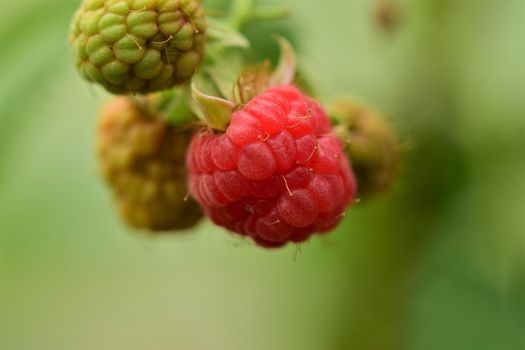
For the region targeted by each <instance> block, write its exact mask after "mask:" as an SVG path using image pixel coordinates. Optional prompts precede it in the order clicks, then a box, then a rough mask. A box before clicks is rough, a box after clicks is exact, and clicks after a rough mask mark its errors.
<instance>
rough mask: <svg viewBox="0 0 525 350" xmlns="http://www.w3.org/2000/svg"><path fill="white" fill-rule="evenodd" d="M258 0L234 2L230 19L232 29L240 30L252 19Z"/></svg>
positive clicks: (236, 0)
mask: <svg viewBox="0 0 525 350" xmlns="http://www.w3.org/2000/svg"><path fill="white" fill-rule="evenodd" d="M256 3H257V0H233V1H232V4H231V8H230V13H231V15H230V16H229V19H228V24H229V25H230V27H232V28H234V29H236V30H240V29H241V28H242V26H243V25H244V24H245V23H246V22H247V21H248V20H249V19H250V17H251V15H252V13H253V11H254V8H255V5H256Z"/></svg>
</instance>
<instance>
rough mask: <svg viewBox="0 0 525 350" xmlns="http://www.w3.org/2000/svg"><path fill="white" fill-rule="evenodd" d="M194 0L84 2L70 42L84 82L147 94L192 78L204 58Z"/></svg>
mask: <svg viewBox="0 0 525 350" xmlns="http://www.w3.org/2000/svg"><path fill="white" fill-rule="evenodd" d="M205 40H206V13H205V11H204V9H203V7H202V6H201V4H200V1H199V0H84V2H83V4H82V6H81V8H80V9H79V10H78V11H77V12H76V14H75V16H74V18H73V22H72V27H71V35H70V41H71V43H72V46H73V52H74V56H75V61H76V65H77V67H78V69H79V71H80V73H81V75H82V76H83V77H84V78H85V79H86V80H88V81H91V82H96V83H99V84H101V85H102V86H104V87H105V88H106V89H107V90H108V91H110V92H112V93H117V94H122V93H149V92H154V91H159V90H163V89H167V88H170V87H172V86H174V85H176V84H181V83H183V82H185V81H187V80H188V79H190V78H191V77H192V75H193V74H194V73H195V71H196V70H197V69H198V67H199V65H200V64H201V62H202V60H203V57H204V46H205Z"/></svg>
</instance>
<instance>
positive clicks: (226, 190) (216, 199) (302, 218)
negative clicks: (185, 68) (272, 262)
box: [187, 85, 356, 247]
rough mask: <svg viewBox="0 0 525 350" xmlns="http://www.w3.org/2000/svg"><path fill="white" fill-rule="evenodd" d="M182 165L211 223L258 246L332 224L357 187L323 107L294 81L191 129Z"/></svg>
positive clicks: (295, 238) (296, 239) (289, 239)
mask: <svg viewBox="0 0 525 350" xmlns="http://www.w3.org/2000/svg"><path fill="white" fill-rule="evenodd" d="M187 164H188V169H189V180H188V181H189V187H190V191H191V194H192V196H193V197H194V198H195V199H196V200H197V201H198V202H199V203H200V204H201V206H202V207H203V209H204V212H205V213H206V214H207V215H208V216H209V217H210V218H211V219H212V220H213V222H215V223H216V224H217V225H220V226H223V227H225V228H227V229H229V230H231V231H233V232H236V233H238V234H240V235H243V236H248V237H251V238H252V239H253V240H254V241H255V242H256V243H257V244H258V245H260V246H263V247H279V246H283V245H285V244H286V243H288V242H297V243H299V242H303V241H305V240H307V239H308V238H309V237H310V236H311V235H312V234H314V233H322V232H328V231H330V230H332V229H333V228H334V227H336V226H337V225H338V223H339V222H340V221H341V219H342V217H343V216H344V213H345V210H346V208H347V206H348V205H349V204H350V203H351V202H352V200H353V199H354V195H355V190H356V184H355V179H354V175H353V173H352V170H351V168H350V166H349V162H348V160H347V159H346V157H345V156H344V153H343V149H342V145H341V143H340V141H339V140H338V139H337V138H336V137H335V135H334V134H333V133H332V128H331V125H330V122H329V120H328V118H327V116H326V114H325V112H324V110H323V109H322V108H321V106H320V105H319V104H318V103H317V102H315V101H314V100H312V99H310V98H309V97H307V96H305V95H304V94H302V93H301V92H300V91H299V90H298V89H297V88H296V87H294V86H293V85H281V86H276V87H270V88H268V89H267V90H266V91H264V92H263V93H261V94H259V95H257V96H256V97H254V98H253V99H252V100H251V101H249V102H248V103H247V104H246V105H245V106H243V107H242V108H240V109H238V110H236V111H234V112H233V114H232V117H231V121H230V123H229V125H228V126H227V127H226V129H225V131H224V132H215V133H213V132H210V131H208V132H204V133H200V134H197V135H196V136H195V137H194V139H193V141H192V143H191V146H190V149H189V153H188V157H187Z"/></svg>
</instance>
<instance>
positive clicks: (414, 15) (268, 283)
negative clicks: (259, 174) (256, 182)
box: [0, 0, 525, 350]
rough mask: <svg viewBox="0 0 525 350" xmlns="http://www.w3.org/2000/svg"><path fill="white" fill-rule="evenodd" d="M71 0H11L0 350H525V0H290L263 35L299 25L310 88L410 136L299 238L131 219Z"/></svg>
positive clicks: (4, 63)
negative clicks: (396, 160)
mask: <svg viewBox="0 0 525 350" xmlns="http://www.w3.org/2000/svg"><path fill="white" fill-rule="evenodd" d="M216 2H217V1H213V0H208V1H207V2H206V5H207V6H210V8H211V7H213V6H214V5H215V3H216ZM263 2H264V1H263ZM78 3H79V1H65V0H64V1H48V0H24V1H15V0H7V1H6V0H3V1H2V10H1V11H0V44H1V45H0V47H1V48H2V51H1V53H0V77H1V78H0V349H2V350H31V349H38V350H47V349H50V350H51V349H52V350H61V349H64V350H66V349H68V350H70V349H75V350H77V349H78V350H83V349H86V350H87V349H108V350H109V349H126V350H135V349H136V350H139V349H141V350H142V349H161V350H162V349H185V350H186V349H188V350H193V349H215V350H219V349H228V350H230V349H254V350H258V349H261V350H262V349H272V350H281V349H282V350H288V349H290V350H293V349H301V350H309V349H312V350H313V349H316V350H317V349H359V350H375V349H381V350H383V349H384V350H387V349H388V350H397V349H400V350H401V349H407V350H434V349H435V350H443V349H446V350H484V349H487V350H493V349H498V350H500V349H501V350H523V349H525V180H524V179H525V40H524V38H525V3H524V2H523V1H511V0H509V1H505V0H502V1H453V0H452V1H400V2H398V4H399V9H400V17H399V21H398V22H397V23H396V24H395V25H394V26H393V27H392V28H390V29H385V28H381V27H380V26H379V25H378V23H377V21H376V20H375V19H374V16H373V14H374V11H376V8H377V6H378V5H377V1H352V0H348V1H343V0H339V1H337V0H322V1H321V0H286V1H281V4H284V5H287V6H289V8H290V9H291V12H292V13H293V17H292V19H290V21H288V22H283V21H280V22H274V23H270V24H269V25H270V27H266V28H265V30H273V29H275V31H276V32H281V33H287V34H291V33H293V38H294V42H295V43H296V44H297V46H298V48H299V52H300V57H301V64H302V66H303V67H304V69H305V70H306V71H307V72H308V74H309V75H310V76H311V77H312V81H313V82H314V85H315V86H316V90H317V91H318V92H319V95H320V97H321V98H322V99H323V100H325V101H329V100H330V99H331V98H333V97H336V96H344V95H350V96H354V97H355V98H357V99H359V100H360V101H364V102H366V103H368V104H370V105H373V106H374V107H375V108H377V109H380V110H382V111H383V112H385V113H386V114H387V115H388V116H390V117H391V120H392V123H393V124H394V125H395V126H396V129H397V130H398V131H399V134H400V136H401V138H402V143H403V150H404V162H403V166H402V169H401V172H400V177H399V181H398V183H397V185H396V187H395V188H394V189H393V191H392V192H391V193H390V194H389V195H388V196H387V197H385V198H383V199H380V200H377V201H374V202H369V203H359V204H358V205H356V206H355V207H354V208H352V209H351V210H350V211H349V213H348V215H347V217H346V220H345V223H344V224H343V225H342V226H341V227H340V228H339V229H338V230H337V231H335V232H333V233H332V234H331V235H330V236H328V237H326V238H324V239H319V238H317V239H313V240H312V241H311V242H309V243H308V244H304V245H303V246H302V250H301V252H300V253H298V251H297V247H295V246H289V247H287V248H285V249H282V250H277V251H265V250H261V249H259V248H256V247H255V246H252V245H250V244H247V243H243V242H240V241H239V240H237V239H235V238H233V237H232V236H230V235H228V234H226V233H225V232H224V231H222V230H221V229H218V228H214V227H212V225H211V224H209V223H203V224H202V225H200V226H199V227H198V228H197V229H196V230H195V232H191V233H188V234H185V235H182V236H179V237H163V238H157V239H150V238H148V237H146V236H143V235H141V234H137V233H133V232H129V230H127V229H126V228H125V227H124V226H123V224H122V223H121V222H120V221H119V219H118V217H117V214H116V212H115V211H114V210H113V207H112V200H111V195H110V193H109V191H107V189H106V188H105V185H104V184H103V183H102V181H101V179H100V178H99V176H98V173H97V167H96V160H95V157H94V152H93V150H94V131H95V128H94V124H95V115H96V113H97V111H98V109H99V107H100V105H101V104H102V103H103V102H104V101H105V100H106V99H107V95H106V94H105V93H104V92H102V90H100V89H98V88H96V87H90V86H89V85H88V84H86V83H85V82H84V81H82V80H81V79H80V77H79V76H78V74H77V73H76V71H75V69H74V67H73V64H72V60H71V57H70V51H69V47H68V43H67V35H68V29H69V19H70V17H71V15H72V13H73V12H74V10H75V9H76V7H77V6H78ZM260 29H261V28H260V25H249V26H248V27H247V28H246V31H247V33H248V35H250V36H251V37H252V38H258V40H266V41H265V42H259V43H260V45H258V46H257V48H258V50H259V51H258V52H259V53H260V54H261V55H265V54H267V55H274V54H275V50H276V47H275V45H273V46H271V45H272V44H271V43H270V42H268V40H270V39H268V37H267V36H265V37H261V35H260V33H261V30H260ZM268 45H270V46H269V50H270V51H271V52H270V51H268V52H267V53H266V51H263V50H265V48H266V47H267V46H268Z"/></svg>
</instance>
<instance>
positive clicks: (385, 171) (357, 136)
mask: <svg viewBox="0 0 525 350" xmlns="http://www.w3.org/2000/svg"><path fill="white" fill-rule="evenodd" d="M329 113H330V116H331V118H332V119H333V120H334V123H335V124H337V126H336V127H335V129H336V133H337V134H338V135H339V136H340V138H341V139H343V140H344V141H346V143H347V147H346V149H345V152H346V154H347V156H348V158H349V159H350V161H351V163H352V168H353V169H354V172H355V175H356V177H357V187H358V195H359V197H360V198H362V199H367V198H369V197H372V196H374V195H378V194H381V193H384V192H385V191H387V190H388V189H389V188H390V187H391V185H392V183H393V182H394V179H395V176H396V173H397V169H398V166H399V160H400V152H399V143H398V141H397V138H396V135H395V133H394V131H393V130H392V128H391V127H390V125H389V124H388V122H387V120H386V119H385V118H384V117H383V116H381V115H380V114H379V113H377V112H376V111H374V110H372V109H369V108H366V107H364V106H361V105H358V104H356V103H354V102H351V101H349V100H340V101H337V102H335V103H333V104H332V105H331V106H330V109H329Z"/></svg>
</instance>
